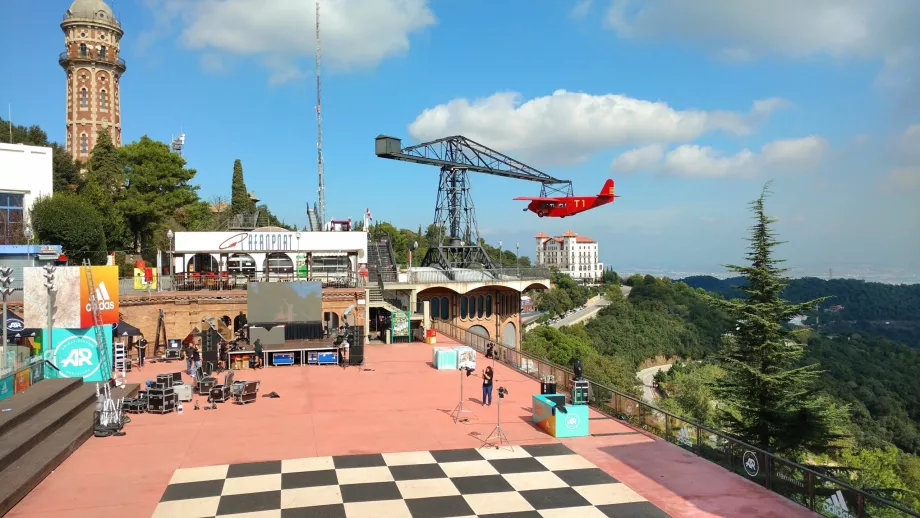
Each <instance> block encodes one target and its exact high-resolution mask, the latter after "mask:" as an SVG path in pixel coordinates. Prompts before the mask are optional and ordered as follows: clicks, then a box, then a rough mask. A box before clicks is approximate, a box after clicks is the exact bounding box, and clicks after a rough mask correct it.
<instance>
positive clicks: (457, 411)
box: [450, 369, 472, 424]
mask: <svg viewBox="0 0 920 518" xmlns="http://www.w3.org/2000/svg"><path fill="white" fill-rule="evenodd" d="M463 372H464V370H463V369H458V370H457V373H458V374H460V402H459V403H457V406H456V407H454V410H453V412H451V413H450V415H451V417H453V418H454V424H457V423H458V422H460V421H463V422H466V421H467V419H463V418H461V417H460V414H463V413H465V412H466V413H468V412H472V410H465V409H464V408H463Z"/></svg>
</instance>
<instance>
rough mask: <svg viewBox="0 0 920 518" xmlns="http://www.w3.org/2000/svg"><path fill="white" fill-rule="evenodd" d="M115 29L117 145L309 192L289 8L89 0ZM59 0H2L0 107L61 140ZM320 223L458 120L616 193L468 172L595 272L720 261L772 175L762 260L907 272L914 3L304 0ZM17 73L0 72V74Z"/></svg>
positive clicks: (307, 147)
mask: <svg viewBox="0 0 920 518" xmlns="http://www.w3.org/2000/svg"><path fill="white" fill-rule="evenodd" d="M109 2H110V5H112V7H113V9H114V10H115V12H116V15H117V16H118V17H119V18H120V20H121V23H122V27H123V29H124V30H125V36H124V39H123V40H122V45H121V56H122V57H123V58H124V59H125V60H126V62H127V67H128V69H127V72H126V73H125V75H124V76H123V78H122V82H121V84H122V121H123V135H124V141H125V142H131V141H134V140H137V139H139V138H140V137H141V136H143V135H148V136H150V137H151V138H154V139H159V140H163V141H169V140H170V139H171V138H172V137H173V136H175V135H178V134H179V133H180V132H183V133H185V134H186V135H187V137H186V148H185V157H186V159H187V160H188V166H189V167H191V168H194V169H196V170H197V172H198V174H197V176H196V182H197V183H198V184H199V185H200V186H201V190H200V194H201V196H202V197H203V198H205V199H213V198H216V197H218V196H223V197H227V196H228V195H229V192H230V180H231V174H232V168H233V162H234V160H235V159H237V158H238V159H241V160H242V163H243V168H244V171H245V176H246V183H247V185H248V186H249V188H250V189H252V190H254V191H255V192H256V195H257V196H258V197H259V198H261V199H262V200H264V202H265V203H267V204H268V205H269V206H270V207H271V209H272V211H273V212H275V213H276V214H278V215H279V216H280V217H282V218H283V219H284V220H285V221H287V222H291V223H296V224H298V225H304V224H306V214H305V207H306V204H307V203H310V204H312V203H314V202H315V201H316V198H317V163H316V162H317V160H316V154H317V152H316V140H317V128H316V111H315V110H316V78H315V58H314V55H315V29H314V27H315V11H314V2H312V1H304V0H260V1H259V2H253V1H251V0H109ZM69 5H70V1H69V0H40V1H38V0H4V2H3V16H2V17H0V18H2V21H0V26H2V27H0V42H2V43H3V45H4V48H6V49H8V50H7V51H6V52H4V53H3V56H2V58H0V63H2V69H3V71H4V75H5V77H6V78H5V80H4V81H2V82H0V102H3V101H5V102H7V103H9V104H10V105H11V113H12V119H13V121H14V122H15V123H17V124H26V125H32V124H37V125H40V126H41V127H42V128H44V129H45V130H46V131H47V132H48V134H49V136H50V138H51V139H52V140H56V141H62V140H63V137H64V101H65V98H64V93H65V77H64V72H63V70H62V69H61V68H60V66H59V65H58V63H57V59H56V58H57V55H58V54H59V53H60V52H61V51H63V50H64V48H63V43H64V37H63V33H62V32H61V29H60V27H59V24H60V21H61V17H62V16H63V14H64V12H65V10H66V9H67V8H68V7H69ZM321 9H322V11H321V22H322V27H321V35H322V60H323V64H322V73H321V76H322V114H323V158H324V163H325V173H326V182H325V192H326V196H325V197H326V205H327V210H326V213H327V216H329V217H335V218H336V219H346V218H353V219H360V218H361V217H362V214H363V213H364V211H365V209H370V211H371V213H372V214H373V217H374V218H375V220H376V221H388V222H391V223H393V224H394V225H397V226H400V227H407V228H412V229H415V228H417V227H418V226H419V225H423V226H426V225H428V224H429V223H431V222H432V221H433V217H434V208H435V197H436V192H437V184H438V170H437V168H435V167H431V166H425V165H417V164H410V163H404V162H397V161H391V160H385V159H381V158H377V157H376V156H375V154H374V147H373V146H374V143H373V140H374V137H376V136H377V135H379V134H387V135H392V136H396V137H399V138H401V139H402V141H403V145H404V146H408V145H410V144H416V143H420V142H426V141H430V140H434V139H437V138H441V137H445V136H450V135H457V134H460V135H464V136H466V137H468V138H470V139H472V140H474V141H476V142H479V143H481V144H483V145H485V146H487V147H490V148H492V149H495V150H497V151H500V152H502V153H505V154H507V155H510V156H512V157H514V158H516V159H518V160H520V161H522V162H524V163H526V164H528V165H530V166H533V167H535V168H537V169H539V170H542V171H544V172H546V173H548V174H550V175H552V176H554V177H557V178H563V179H569V180H572V182H573V184H574V188H575V193H576V194H579V195H581V194H583V195H592V194H596V193H597V192H598V191H599V190H600V188H601V186H602V185H603V183H604V181H605V180H606V179H607V178H613V179H614V180H615V182H616V192H617V194H618V195H620V196H621V197H620V198H617V200H616V202H615V203H614V204H612V205H607V206H604V207H602V208H598V209H596V210H593V211H588V212H585V213H583V214H580V215H577V216H575V217H571V218H565V219H556V218H543V219H541V218H538V217H537V216H536V215H534V214H532V213H527V212H524V211H523V210H522V209H523V208H524V202H518V201H512V198H514V197H516V196H536V195H538V194H539V189H538V186H537V185H536V184H533V183H530V182H522V181H517V180H511V179H504V178H499V177H493V176H489V175H481V174H474V175H471V182H472V185H473V198H474V200H475V203H476V211H477V218H478V224H479V231H480V234H481V235H482V237H483V238H485V239H486V240H487V241H489V242H490V243H492V244H494V245H497V244H498V242H499V241H501V242H502V246H503V248H505V249H515V248H517V246H518V245H519V247H520V248H519V249H520V251H521V254H522V255H530V256H533V250H534V248H535V239H534V237H533V236H534V235H536V234H537V233H539V232H546V233H547V234H550V235H559V234H562V233H563V232H565V231H566V230H573V231H574V232H576V233H578V234H580V235H585V236H589V237H592V238H594V239H596V240H597V241H598V242H599V246H600V255H601V259H602V260H603V261H604V262H605V263H606V264H607V265H608V266H611V267H614V268H621V269H632V270H636V269H639V270H641V269H663V270H669V271H692V272H709V271H720V270H722V269H723V268H722V267H721V265H723V264H726V263H732V264H734V263H738V262H741V261H743V260H744V253H745V246H746V242H745V241H744V238H745V237H746V235H747V232H748V231H747V227H748V226H749V224H750V212H749V207H748V202H749V201H751V200H753V199H755V198H757V197H758V196H759V195H760V193H761V190H762V189H763V186H764V184H765V183H766V182H767V181H770V180H772V181H773V183H772V184H771V188H770V190H771V192H772V193H773V194H772V195H771V197H770V198H769V200H768V202H767V211H768V213H769V214H770V215H771V216H773V217H775V218H777V220H778V221H777V223H776V230H777V232H778V234H779V237H780V238H781V239H782V240H783V241H786V242H787V243H786V244H785V245H783V246H782V247H781V248H780V249H779V250H778V254H779V255H780V256H781V257H784V258H786V259H788V260H789V263H788V266H791V267H794V268H796V269H797V271H806V272H810V273H822V272H827V270H828V269H830V268H833V269H834V270H835V271H838V272H843V271H851V270H852V271H855V270H860V269H862V270H863V271H865V269H866V268H871V269H873V270H874V271H880V270H886V269H898V270H907V271H909V272H914V273H917V272H920V31H917V30H916V29H915V22H916V20H920V2H916V0H886V1H885V2H870V1H868V0H866V1H862V0H811V1H809V2H801V1H793V0H773V1H771V2H764V1H757V0H733V1H732V2H724V1H721V0H694V1H692V2H687V1H683V0H593V1H591V0H581V1H578V0H526V1H525V0H503V1H501V2H495V1H494V0H493V1H485V0H466V1H457V0H321ZM14 70H15V71H18V73H17V74H13V73H11V71H14Z"/></svg>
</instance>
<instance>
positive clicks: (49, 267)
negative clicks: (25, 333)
mask: <svg viewBox="0 0 920 518" xmlns="http://www.w3.org/2000/svg"><path fill="white" fill-rule="evenodd" d="M44 270H45V271H44V275H45V289H46V290H48V340H47V341H46V343H45V347H47V352H46V353H45V357H46V358H51V356H50V353H53V352H54V345H52V344H53V342H52V341H51V324H52V322H51V316H52V314H53V313H54V305H53V299H52V297H53V296H54V271H55V270H57V267H56V266H54V265H53V264H46V265H45V266H44Z"/></svg>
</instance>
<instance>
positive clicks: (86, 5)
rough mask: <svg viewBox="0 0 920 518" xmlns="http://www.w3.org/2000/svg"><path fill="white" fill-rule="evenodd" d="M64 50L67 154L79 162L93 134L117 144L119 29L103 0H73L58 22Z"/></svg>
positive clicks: (85, 157) (120, 65) (86, 155)
mask: <svg viewBox="0 0 920 518" xmlns="http://www.w3.org/2000/svg"><path fill="white" fill-rule="evenodd" d="M61 29H62V30H63V31H64V46H65V51H64V52H62V53H61V55H60V57H59V59H58V62H59V63H60V64H61V66H62V67H64V70H65V72H66V73H67V117H66V121H67V142H66V147H67V151H68V152H70V154H71V155H72V156H73V157H74V158H75V159H76V160H79V161H81V162H85V161H86V160H88V159H89V156H90V153H91V152H92V150H93V146H95V145H96V133H97V132H98V131H100V130H105V131H108V132H109V134H110V135H111V136H112V142H114V143H115V146H121V85H120V80H121V75H122V74H123V73H124V72H125V69H126V67H125V61H124V60H123V59H121V58H120V57H119V47H120V44H121V37H122V36H123V35H124V31H122V30H121V24H120V23H119V22H118V20H117V19H115V14H114V13H113V12H112V8H111V7H109V6H108V4H106V3H105V1H104V0H75V1H74V3H73V4H72V5H71V6H70V9H68V10H67V12H66V13H64V21H63V22H61Z"/></svg>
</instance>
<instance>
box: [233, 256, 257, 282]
mask: <svg viewBox="0 0 920 518" xmlns="http://www.w3.org/2000/svg"><path fill="white" fill-rule="evenodd" d="M227 273H229V274H230V277H232V278H233V279H234V280H243V281H244V282H245V280H248V279H252V278H254V277H255V276H256V261H255V259H253V258H252V256H251V255H249V254H231V255H230V257H229V258H228V259H227Z"/></svg>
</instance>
